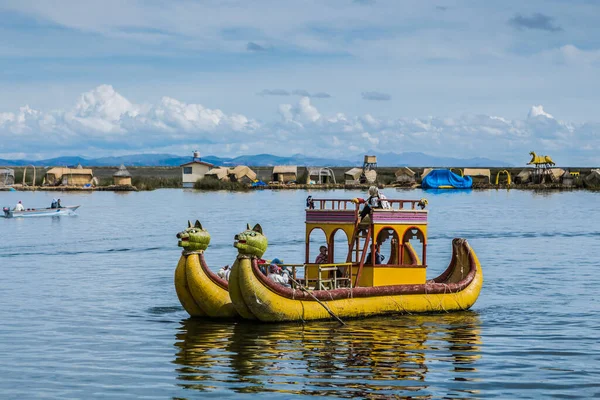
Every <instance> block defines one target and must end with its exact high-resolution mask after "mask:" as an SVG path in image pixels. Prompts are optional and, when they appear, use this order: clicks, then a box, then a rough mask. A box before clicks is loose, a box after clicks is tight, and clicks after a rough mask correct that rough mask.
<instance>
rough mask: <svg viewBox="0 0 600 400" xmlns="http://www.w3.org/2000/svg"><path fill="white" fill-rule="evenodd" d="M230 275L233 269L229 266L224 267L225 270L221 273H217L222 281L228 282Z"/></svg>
mask: <svg viewBox="0 0 600 400" xmlns="http://www.w3.org/2000/svg"><path fill="white" fill-rule="evenodd" d="M230 274H231V268H229V265H226V266H224V267H223V268H221V269H220V270H219V272H217V276H218V277H219V278H221V279H225V280H226V281H229V275H230Z"/></svg>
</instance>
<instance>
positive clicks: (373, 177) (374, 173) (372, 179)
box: [365, 169, 377, 183]
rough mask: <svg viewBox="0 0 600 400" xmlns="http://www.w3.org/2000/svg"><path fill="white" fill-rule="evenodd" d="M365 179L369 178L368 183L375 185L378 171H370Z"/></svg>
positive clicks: (366, 173)
mask: <svg viewBox="0 0 600 400" xmlns="http://www.w3.org/2000/svg"><path fill="white" fill-rule="evenodd" d="M365 177H366V178H367V182H369V183H373V182H375V181H376V180H377V171H375V170H374V169H371V170H368V171H367V172H365Z"/></svg>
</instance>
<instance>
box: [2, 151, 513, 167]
mask: <svg viewBox="0 0 600 400" xmlns="http://www.w3.org/2000/svg"><path fill="white" fill-rule="evenodd" d="M367 154H369V155H375V156H377V165H378V166H380V167H402V166H410V167H453V166H457V167H512V166H513V165H512V164H510V163H507V162H505V161H499V160H491V159H489V158H481V157H477V158H468V159H464V158H452V157H436V156H431V155H428V154H424V153H414V152H407V153H399V154H398V153H377V152H373V151H371V152H368V153H367ZM191 160H192V157H191V156H187V157H182V156H177V155H173V154H132V155H127V156H120V157H101V158H83V157H57V158H50V159H46V160H36V161H32V160H3V159H0V166H7V167H9V166H25V165H35V166H36V167H37V166H43V167H46V166H76V165H78V164H81V165H82V166H84V167H87V166H89V167H104V166H106V167H110V166H119V165H121V164H124V165H125V166H134V167H143V166H156V167H173V166H179V165H181V164H184V163H186V162H189V161H191ZM202 161H205V162H208V163H211V164H214V165H217V166H231V165H250V166H273V165H298V166H327V167H346V166H347V167H350V166H360V165H362V163H363V155H353V156H352V157H351V159H348V160H339V159H332V158H318V157H307V156H304V155H301V154H295V155H293V156H290V157H280V156H275V155H272V154H256V155H246V156H239V157H235V158H227V157H217V156H206V157H202Z"/></svg>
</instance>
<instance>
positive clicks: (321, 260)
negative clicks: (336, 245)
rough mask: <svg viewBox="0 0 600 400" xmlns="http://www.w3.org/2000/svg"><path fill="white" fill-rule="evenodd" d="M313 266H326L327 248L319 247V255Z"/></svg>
mask: <svg viewBox="0 0 600 400" xmlns="http://www.w3.org/2000/svg"><path fill="white" fill-rule="evenodd" d="M315 264H327V246H321V247H319V255H317V258H316V259H315Z"/></svg>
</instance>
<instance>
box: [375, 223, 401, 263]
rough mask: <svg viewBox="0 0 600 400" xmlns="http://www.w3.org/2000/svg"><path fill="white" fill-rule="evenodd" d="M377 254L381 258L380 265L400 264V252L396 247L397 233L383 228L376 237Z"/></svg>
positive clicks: (388, 228)
mask: <svg viewBox="0 0 600 400" xmlns="http://www.w3.org/2000/svg"><path fill="white" fill-rule="evenodd" d="M376 248H377V252H378V253H379V254H380V256H382V257H383V260H382V262H381V263H382V264H387V265H398V264H400V251H399V246H398V233H397V232H396V231H395V230H394V229H392V228H390V227H385V228H383V229H382V230H381V231H379V234H378V235H377V242H376Z"/></svg>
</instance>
